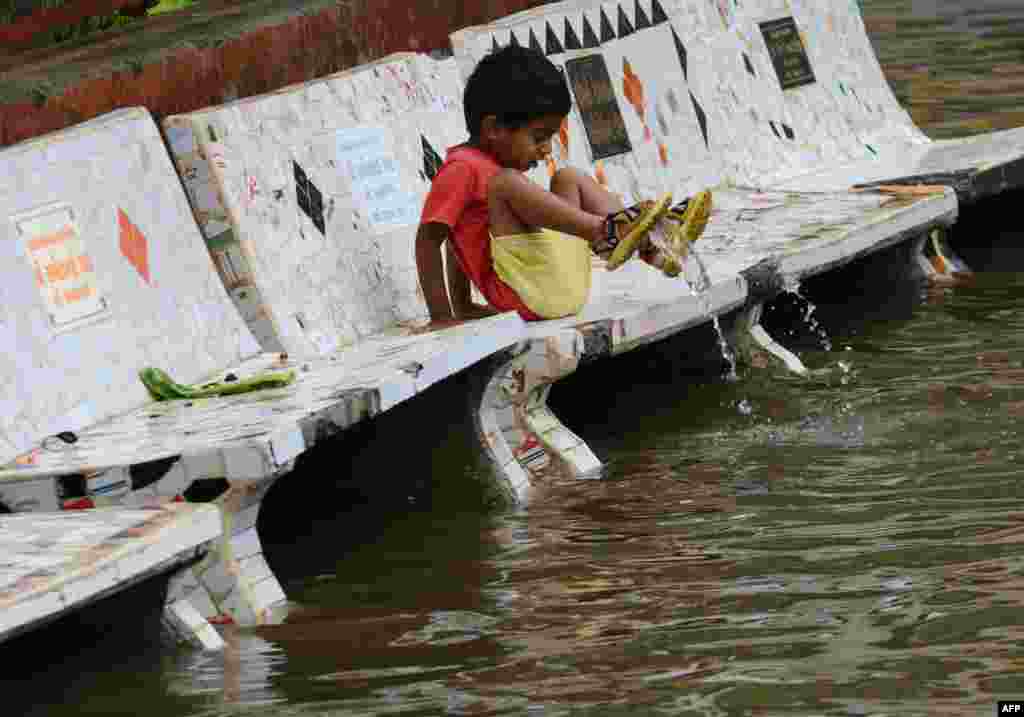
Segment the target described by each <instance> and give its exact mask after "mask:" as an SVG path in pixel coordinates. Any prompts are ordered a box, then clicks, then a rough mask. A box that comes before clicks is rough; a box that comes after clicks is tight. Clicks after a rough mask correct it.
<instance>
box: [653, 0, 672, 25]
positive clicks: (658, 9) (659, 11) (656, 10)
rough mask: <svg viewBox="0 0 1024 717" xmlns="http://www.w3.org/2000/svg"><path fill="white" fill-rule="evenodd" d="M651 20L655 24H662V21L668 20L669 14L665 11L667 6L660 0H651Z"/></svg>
mask: <svg viewBox="0 0 1024 717" xmlns="http://www.w3.org/2000/svg"><path fill="white" fill-rule="evenodd" d="M651 22H653V23H654V24H655V25H661V24H662V23H665V22H668V14H667V13H666V12H665V8H663V7H662V6H661V3H660V2H658V0H651Z"/></svg>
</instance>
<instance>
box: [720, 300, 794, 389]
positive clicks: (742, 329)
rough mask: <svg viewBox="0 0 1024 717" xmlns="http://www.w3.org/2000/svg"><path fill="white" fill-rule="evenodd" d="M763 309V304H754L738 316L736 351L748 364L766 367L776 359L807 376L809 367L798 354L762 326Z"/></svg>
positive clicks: (735, 338)
mask: <svg viewBox="0 0 1024 717" xmlns="http://www.w3.org/2000/svg"><path fill="white" fill-rule="evenodd" d="M762 309H763V305H762V304H754V305H753V306H750V307H748V308H746V309H744V310H743V312H742V313H741V314H740V315H739V317H737V319H736V326H735V328H734V329H733V341H732V343H733V345H734V346H735V347H736V353H737V354H738V355H739V356H740V358H741V360H743V361H744V363H746V364H747V365H748V366H754V367H756V368H765V367H767V366H768V365H769V364H770V363H771V362H772V359H774V360H776V361H781V362H782V364H783V365H784V366H785V367H786V368H787V369H789V370H790V371H792V372H793V373H795V374H797V375H799V376H806V375H807V367H806V366H804V364H803V362H802V361H801V360H800V359H799V358H798V357H797V356H796V354H794V353H793V352H792V351H790V350H789V349H787V348H786V347H785V346H782V345H781V344H779V343H778V342H777V341H775V339H773V338H772V337H771V336H769V335H768V332H767V331H765V330H764V328H763V327H762V326H761V311H762Z"/></svg>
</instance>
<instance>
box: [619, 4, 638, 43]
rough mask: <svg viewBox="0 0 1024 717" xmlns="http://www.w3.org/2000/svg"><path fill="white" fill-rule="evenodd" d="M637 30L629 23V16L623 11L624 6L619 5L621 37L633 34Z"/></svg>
mask: <svg viewBox="0 0 1024 717" xmlns="http://www.w3.org/2000/svg"><path fill="white" fill-rule="evenodd" d="M634 32H636V30H634V29H633V26H632V25H631V24H630V23H629V18H628V17H626V13H625V12H624V11H623V9H622V6H621V5H619V37H620V38H623V37H625V36H626V35H632V34H633V33H634Z"/></svg>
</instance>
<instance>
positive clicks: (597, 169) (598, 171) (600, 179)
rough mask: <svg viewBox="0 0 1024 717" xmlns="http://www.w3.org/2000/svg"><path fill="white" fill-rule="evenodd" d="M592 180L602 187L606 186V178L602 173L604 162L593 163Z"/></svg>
mask: <svg viewBox="0 0 1024 717" xmlns="http://www.w3.org/2000/svg"><path fill="white" fill-rule="evenodd" d="M594 179H596V180H597V183H598V184H600V185H601V186H602V187H607V186H608V176H607V175H606V174H605V173H604V162H602V161H600V160H598V161H597V162H595V163H594Z"/></svg>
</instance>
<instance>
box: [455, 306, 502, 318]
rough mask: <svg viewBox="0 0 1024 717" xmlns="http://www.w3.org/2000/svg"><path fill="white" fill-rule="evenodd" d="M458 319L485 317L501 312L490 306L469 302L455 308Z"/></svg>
mask: <svg viewBox="0 0 1024 717" xmlns="http://www.w3.org/2000/svg"><path fill="white" fill-rule="evenodd" d="M456 313H457V314H458V316H459V318H460V319H467V320H469V319H486V318H487V317H488V316H497V315H498V314H500V313H501V312H500V311H498V310H497V309H492V308H491V307H490V306H482V305H481V304H470V305H469V306H460V307H458V309H456Z"/></svg>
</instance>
